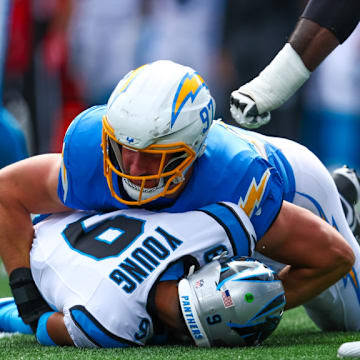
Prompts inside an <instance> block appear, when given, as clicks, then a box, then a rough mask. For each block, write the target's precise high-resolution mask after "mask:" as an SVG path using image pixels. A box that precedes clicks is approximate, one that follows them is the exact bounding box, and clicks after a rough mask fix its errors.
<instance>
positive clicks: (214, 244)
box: [30, 203, 256, 347]
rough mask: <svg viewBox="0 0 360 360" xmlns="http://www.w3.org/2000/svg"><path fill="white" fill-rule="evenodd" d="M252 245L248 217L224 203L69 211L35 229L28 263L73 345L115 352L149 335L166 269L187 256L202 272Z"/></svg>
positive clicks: (253, 237) (246, 253) (249, 249)
mask: <svg viewBox="0 0 360 360" xmlns="http://www.w3.org/2000/svg"><path fill="white" fill-rule="evenodd" d="M255 241H256V235H255V231H254V229H253V227H252V225H251V223H250V221H249V219H248V218H247V216H246V215H245V213H244V212H243V211H242V210H241V209H240V208H239V207H238V206H237V205H234V204H230V203H219V204H213V205H210V206H207V207H204V208H202V209H199V210H197V211H191V212H186V213H180V214H172V213H154V212H149V211H146V210H141V209H131V210H129V209H128V210H118V211H115V212H111V213H105V214H97V213H91V212H74V213H69V214H56V215H51V216H50V217H49V218H47V219H46V220H44V221H42V222H40V223H39V224H37V225H36V226H35V239H34V242H33V247H32V250H31V253H30V260H31V269H32V273H33V277H34V280H35V282H36V284H37V286H38V288H39V289H40V291H41V293H42V295H43V296H44V298H45V299H46V300H47V302H48V303H49V304H50V305H51V306H52V307H53V308H55V309H56V310H57V311H60V312H63V313H64V315H65V324H66V327H67V329H68V331H69V334H70V336H71V337H72V339H73V341H74V343H75V344H76V345H77V346H80V347H97V346H98V347H123V346H130V345H144V344H145V343H146V342H147V341H148V340H149V339H150V338H151V337H152V336H153V335H154V330H153V322H152V318H151V316H150V315H149V313H148V311H147V305H148V301H149V294H150V292H151V289H152V288H153V287H154V284H155V283H156V281H158V280H159V279H160V278H161V277H162V276H163V275H164V274H165V273H166V271H167V269H169V268H170V267H171V266H172V265H173V264H175V263H179V262H180V263H181V261H182V259H184V258H187V259H188V258H189V257H190V258H191V259H192V261H193V262H195V263H196V264H197V265H198V266H202V265H204V264H205V263H207V262H209V261H211V259H212V258H213V257H214V256H216V255H219V254H220V253H222V252H223V251H227V252H228V254H229V256H234V255H238V256H242V255H244V256H250V255H252V253H253V250H254V247H255ZM185 270H186V269H185V267H184V271H185ZM182 275H183V273H182V274H179V275H178V278H179V277H181V276H182Z"/></svg>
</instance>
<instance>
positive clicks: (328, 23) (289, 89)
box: [230, 0, 360, 128]
mask: <svg viewBox="0 0 360 360" xmlns="http://www.w3.org/2000/svg"><path fill="white" fill-rule="evenodd" d="M359 18H360V2H359V1H358V0H342V1H340V0H339V1H333V0H310V1H309V3H308V5H307V7H306V8H305V10H304V12H303V14H302V15H301V18H300V21H299V22H298V23H297V25H296V27H295V30H294V31H293V33H292V35H291V37H290V39H289V42H288V43H286V44H285V46H284V47H283V49H282V50H281V51H280V52H279V53H278V54H277V55H276V57H275V58H274V59H273V61H272V62H271V63H270V64H269V65H268V66H267V67H266V68H265V69H264V70H263V71H262V72H261V73H260V74H259V76H257V77H256V78H255V79H253V80H252V81H250V82H249V83H247V84H245V85H243V86H241V87H240V88H239V89H238V90H236V91H234V92H233V93H232V94H231V98H230V104H231V114H232V116H233V118H234V119H235V120H236V121H237V122H238V123H239V124H241V125H244V126H245V127H249V128H256V127H259V126H261V125H264V124H266V123H267V122H268V121H269V120H270V113H269V112H270V111H271V110H273V109H276V108H278V107H279V106H281V105H282V104H283V103H284V102H285V101H287V100H288V99H289V98H290V97H291V96H292V95H293V94H294V93H295V92H296V91H297V90H298V89H299V88H300V87H301V86H302V85H303V84H304V83H305V82H306V80H307V79H308V78H309V76H310V74H311V71H313V70H315V69H316V67H317V66H318V65H319V64H320V63H321V62H322V61H323V60H324V59H325V58H326V57H327V56H328V55H329V54H330V53H331V52H332V51H333V50H334V49H335V48H336V47H337V46H338V45H339V44H341V43H343V42H344V41H345V40H346V39H347V38H348V37H349V36H350V34H351V33H352V32H353V30H354V29H355V27H356V25H357V24H358V22H359Z"/></svg>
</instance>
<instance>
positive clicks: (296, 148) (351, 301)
mask: <svg viewBox="0 0 360 360" xmlns="http://www.w3.org/2000/svg"><path fill="white" fill-rule="evenodd" d="M276 145H277V146H279V147H280V148H281V149H282V150H283V152H284V154H285V155H286V157H287V159H288V160H289V162H290V164H291V166H292V168H293V171H294V175H295V183H296V194H295V197H294V200H293V203H294V204H296V205H298V206H301V207H304V208H307V209H308V210H310V211H312V212H313V213H314V214H316V215H318V216H320V217H322V218H323V219H324V220H325V221H327V222H328V223H330V224H331V225H332V226H334V227H336V228H337V229H338V231H339V232H340V233H341V234H342V235H343V237H344V238H345V239H346V241H347V242H348V243H349V244H350V246H351V247H352V249H353V251H354V254H355V257H356V260H355V264H354V266H353V268H352V270H351V272H350V273H349V274H347V275H346V276H345V277H344V278H343V279H341V280H340V281H338V282H337V283H336V284H334V285H333V286H331V287H330V288H329V289H327V290H326V291H324V292H323V293H321V294H320V295H319V296H317V297H316V298H314V299H313V300H311V301H310V302H309V303H307V304H306V306H305V308H306V311H307V313H308V314H309V316H310V317H311V318H312V320H313V321H314V322H315V323H316V324H317V325H318V326H319V327H320V328H321V329H323V330H353V331H354V330H360V287H359V279H360V247H359V244H358V242H357V241H356V239H355V237H354V235H353V233H352V231H351V229H350V227H349V225H348V223H347V220H346V218H345V215H344V212H343V209H342V205H341V202H340V197H339V194H338V192H337V188H336V185H335V182H334V180H333V179H332V177H331V175H330V173H329V172H328V170H327V169H326V168H325V166H324V165H323V164H322V163H321V161H320V160H319V159H318V158H317V157H316V156H315V155H314V154H313V153H312V152H310V151H309V150H308V149H306V148H305V147H303V146H301V145H299V144H296V143H294V142H292V141H289V140H285V139H279V140H276Z"/></svg>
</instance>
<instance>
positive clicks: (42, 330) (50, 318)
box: [36, 312, 74, 346]
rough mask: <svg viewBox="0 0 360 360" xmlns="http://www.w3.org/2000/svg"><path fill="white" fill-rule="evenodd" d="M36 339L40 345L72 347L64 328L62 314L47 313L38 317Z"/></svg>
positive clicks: (72, 344)
mask: <svg viewBox="0 0 360 360" xmlns="http://www.w3.org/2000/svg"><path fill="white" fill-rule="evenodd" d="M36 338H37V340H38V342H39V343H40V344H41V345H46V346H55V345H59V346H66V345H67V346H74V342H73V340H72V339H71V337H70V335H69V332H68V330H67V328H66V326H65V322H64V314H63V313H60V312H49V313H45V314H43V315H42V316H41V317H40V320H39V324H38V327H37V330H36Z"/></svg>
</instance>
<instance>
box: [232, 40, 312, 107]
mask: <svg viewBox="0 0 360 360" xmlns="http://www.w3.org/2000/svg"><path fill="white" fill-rule="evenodd" d="M310 74H311V72H310V71H309V70H308V69H307V68H306V66H305V65H304V63H303V61H302V60H301V57H300V55H299V54H298V53H297V52H296V51H295V50H294V49H293V48H292V46H291V45H290V44H289V43H287V44H286V45H285V46H284V47H283V48H282V49H281V50H280V51H279V53H278V54H277V55H276V56H275V58H274V59H273V60H272V62H271V63H270V64H269V65H268V66H267V67H266V68H265V69H264V70H263V71H262V72H261V73H260V74H259V76H257V77H256V78H255V79H253V80H252V81H250V82H249V83H247V84H245V85H243V86H241V87H240V89H239V91H240V92H241V93H244V94H246V95H249V96H250V97H251V98H252V99H253V100H254V101H255V103H256V107H257V109H258V112H259V114H262V113H264V112H266V111H271V110H273V109H277V108H278V107H279V106H281V105H282V104H283V103H284V102H285V101H286V100H288V99H289V98H290V97H291V96H292V95H293V94H294V93H295V92H296V91H297V90H298V89H299V88H300V87H301V86H302V85H303V84H304V82H305V81H306V80H307V79H308V78H309V77H310Z"/></svg>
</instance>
